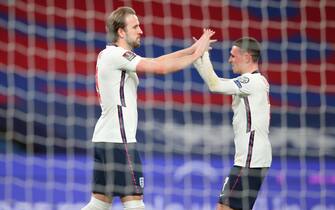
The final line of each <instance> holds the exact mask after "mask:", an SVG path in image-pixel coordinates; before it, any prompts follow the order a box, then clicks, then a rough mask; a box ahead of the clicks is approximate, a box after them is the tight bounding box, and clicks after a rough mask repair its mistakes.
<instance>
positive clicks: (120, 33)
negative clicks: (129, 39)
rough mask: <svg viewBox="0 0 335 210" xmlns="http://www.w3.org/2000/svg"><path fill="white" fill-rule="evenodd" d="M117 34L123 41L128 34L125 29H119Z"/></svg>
mask: <svg viewBox="0 0 335 210" xmlns="http://www.w3.org/2000/svg"><path fill="white" fill-rule="evenodd" d="M117 33H118V35H119V37H120V38H122V39H123V38H124V37H125V36H126V32H125V30H124V29H123V28H119V29H118V30H117Z"/></svg>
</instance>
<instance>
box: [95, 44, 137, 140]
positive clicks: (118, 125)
mask: <svg viewBox="0 0 335 210" xmlns="http://www.w3.org/2000/svg"><path fill="white" fill-rule="evenodd" d="M141 59H142V58H141V57H140V56H138V55H136V54H135V53H134V52H132V51H128V50H126V49H123V48H121V47H118V46H115V45H108V46H106V48H105V49H104V50H102V51H101V52H100V53H99V55H98V59H97V65H96V89H97V92H98V95H99V99H100V106H101V116H100V118H99V120H98V122H97V123H96V125H95V129H94V133H93V139H92V141H93V142H113V143H131V142H136V129H137V120H138V119H137V118H138V114H137V86H138V83H139V80H138V77H137V74H136V66H137V64H138V63H139V61H140V60H141Z"/></svg>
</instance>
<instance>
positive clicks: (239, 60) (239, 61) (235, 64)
mask: <svg viewBox="0 0 335 210" xmlns="http://www.w3.org/2000/svg"><path fill="white" fill-rule="evenodd" d="M246 56H247V53H246V52H243V51H242V50H241V49H240V48H239V47H237V46H233V47H232V48H231V50H230V57H229V60H228V61H229V63H230V64H231V65H232V68H233V72H234V73H236V74H243V72H244V71H245V70H246V69H247V68H246V65H247V60H246V59H247V58H246Z"/></svg>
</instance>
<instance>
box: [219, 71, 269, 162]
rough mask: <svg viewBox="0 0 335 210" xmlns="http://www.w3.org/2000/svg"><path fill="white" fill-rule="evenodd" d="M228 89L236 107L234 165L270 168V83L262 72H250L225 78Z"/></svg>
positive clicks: (233, 105) (226, 88)
mask: <svg viewBox="0 0 335 210" xmlns="http://www.w3.org/2000/svg"><path fill="white" fill-rule="evenodd" d="M221 83H224V84H221V86H225V91H227V92H224V91H223V92H222V93H227V94H231V95H233V101H232V109H233V112H234V116H233V122H232V124H233V128H234V134H235V137H234V143H235V159H234V165H236V166H241V167H249V168H257V167H270V165H271V161H272V151H271V144H270V141H269V137H268V135H269V125H270V102H269V83H268V82H267V80H266V79H265V77H263V76H262V75H261V74H260V73H258V72H254V73H246V74H243V75H241V76H239V77H237V78H234V79H229V80H223V81H221Z"/></svg>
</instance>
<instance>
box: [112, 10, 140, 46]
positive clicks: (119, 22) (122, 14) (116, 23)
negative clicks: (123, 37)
mask: <svg viewBox="0 0 335 210" xmlns="http://www.w3.org/2000/svg"><path fill="white" fill-rule="evenodd" d="M127 15H136V12H135V10H134V9H133V8H131V7H119V8H117V9H116V10H114V11H113V12H112V13H111V14H110V15H109V16H108V18H107V20H106V28H107V34H108V38H109V40H110V41H111V42H112V43H115V42H117V40H118V39H119V34H118V30H119V28H122V29H124V28H125V27H126V21H125V19H126V16H127Z"/></svg>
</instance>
